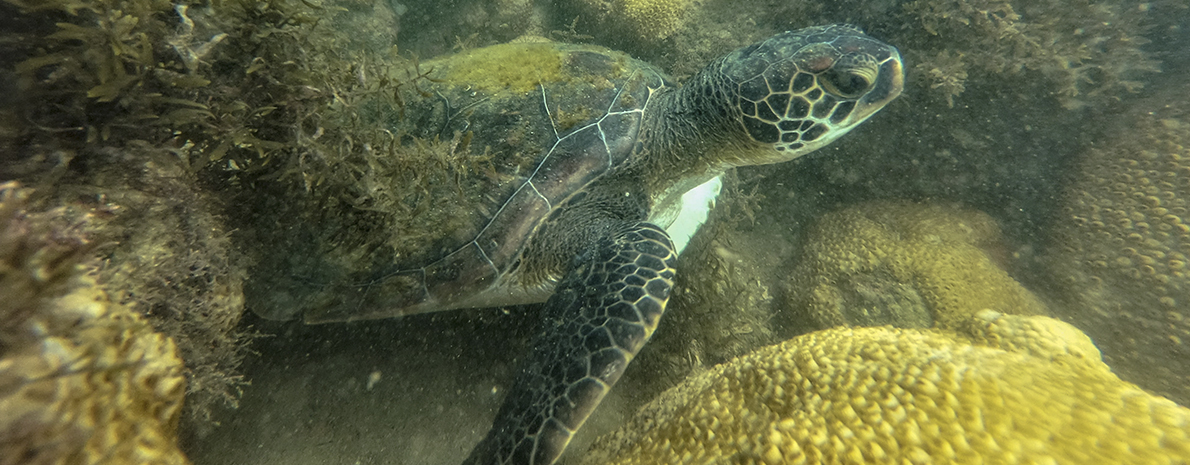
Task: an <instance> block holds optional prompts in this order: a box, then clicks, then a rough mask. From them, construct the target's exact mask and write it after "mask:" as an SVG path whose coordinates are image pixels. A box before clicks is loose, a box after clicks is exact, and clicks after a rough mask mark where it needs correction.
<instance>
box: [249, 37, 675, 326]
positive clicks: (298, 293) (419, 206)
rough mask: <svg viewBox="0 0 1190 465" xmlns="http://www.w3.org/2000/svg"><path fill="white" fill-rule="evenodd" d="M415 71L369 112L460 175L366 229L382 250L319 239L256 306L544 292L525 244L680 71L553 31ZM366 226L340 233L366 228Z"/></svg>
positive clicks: (414, 304)
mask: <svg viewBox="0 0 1190 465" xmlns="http://www.w3.org/2000/svg"><path fill="white" fill-rule="evenodd" d="M415 72H418V73H422V74H424V75H425V76H424V77H425V79H419V80H417V81H416V82H415V86H414V85H406V86H402V89H401V102H402V104H401V105H399V106H394V105H391V104H381V103H374V104H371V105H367V106H365V107H364V109H363V110H361V111H360V114H361V119H362V120H363V121H371V122H378V126H382V127H383V129H382V130H383V131H387V132H388V133H390V134H392V137H393V138H394V140H396V141H397V143H395V144H394V146H396V147H398V148H399V150H397V151H395V152H394V155H393V156H394V157H410V156H417V157H423V158H426V159H427V160H420V162H419V163H416V164H412V165H410V164H408V163H407V164H406V165H408V166H419V167H422V168H421V169H424V170H430V171H433V170H438V169H439V167H438V165H436V164H435V163H433V161H435V160H437V159H441V164H442V165H443V166H447V165H452V164H453V168H452V169H455V170H456V171H457V172H458V175H457V176H456V178H455V179H451V180H450V181H449V182H439V183H436V184H433V185H429V186H428V187H427V188H425V189H424V191H422V192H414V193H412V194H409V195H407V196H406V198H404V199H402V203H403V205H400V207H401V208H402V209H406V210H405V211H403V212H392V213H393V214H392V215H391V216H392V217H393V218H394V220H393V221H390V222H389V223H387V224H385V225H383V226H382V227H381V228H379V229H380V230H379V231H377V230H375V228H374V229H373V230H371V231H370V232H368V233H367V234H371V235H373V236H379V237H380V238H379V239H376V238H373V239H372V243H371V244H370V245H364V246H362V248H371V249H374V250H372V251H371V252H368V253H366V254H364V253H361V252H359V251H358V249H360V248H361V247H358V246H357V247H354V248H352V250H354V251H349V250H347V248H342V247H340V248H336V247H332V246H325V247H321V248H322V249H323V250H320V251H317V253H318V254H321V255H322V257H321V258H318V259H311V260H310V261H311V262H312V264H307V265H305V266H304V267H303V268H305V269H306V270H307V273H305V274H307V275H308V276H307V277H305V278H302V279H300V280H299V281H301V282H299V283H297V284H291V285H288V286H280V287H285V288H287V289H285V290H282V291H280V292H278V291H277V289H278V288H279V286H277V285H276V283H273V284H272V285H270V287H272V290H271V291H270V292H272V293H274V294H282V296H280V297H278V296H277V295H273V296H270V297H268V298H266V299H262V301H261V302H258V303H257V304H256V305H253V308H254V309H255V310H256V311H257V313H258V314H261V315H262V316H265V317H270V318H279V319H284V318H287V317H292V316H296V312H304V315H305V319H306V320H307V321H309V322H322V321H342V320H354V319H366V318H384V317H391V316H399V315H406V314H411V313H421V312H429V311H439V310H449V309H453V308H462V307H485V306H498V305H508V304H518V303H529V302H535V301H543V300H545V298H547V297H548V296H549V294H550V292H552V287H553V282H552V281H550V280H549V279H545V280H538V281H541V282H527V281H526V280H524V279H521V278H518V277H517V276H514V275H516V274H518V273H522V274H523V273H524V270H522V269H520V264H521V261H520V253H521V252H522V250H523V249H524V248H525V246H526V244H528V241H529V240H530V238H531V237H532V235H533V234H534V232H535V231H536V230H537V229H538V226H539V225H540V224H541V223H542V222H543V220H544V219H545V218H546V217H547V216H548V215H549V214H550V212H551V210H553V209H554V208H556V207H557V206H558V205H560V204H561V203H562V202H563V201H564V200H565V199H566V198H568V197H569V196H570V195H572V194H574V193H575V192H576V191H578V190H580V189H581V188H582V187H583V186H585V185H587V184H588V183H590V182H591V181H592V180H594V179H596V178H598V177H599V176H601V175H603V174H604V173H606V172H607V171H608V170H609V169H611V168H613V167H615V166H616V165H618V164H620V163H622V162H623V161H624V160H625V159H626V158H627V157H628V156H629V154H630V153H631V152H632V150H633V146H634V145H635V143H636V140H637V133H638V130H639V127H640V123H641V118H642V115H643V112H644V110H645V108H646V107H647V105H648V102H649V98H650V96H651V95H652V93H653V92H654V91H655V90H657V89H660V88H662V87H664V86H667V85H670V84H669V83H668V82H667V81H666V79H665V77H664V76H663V74H662V73H661V72H660V71H658V70H657V69H655V68H654V67H652V66H650V65H648V64H646V63H643V62H640V61H637V60H634V59H632V58H631V57H629V56H627V55H626V54H623V53H619V52H614V51H611V50H608V49H605V48H601V47H596V46H586V45H570V44H559V43H553V42H535V43H513V44H503V45H496V46H491V47H485V48H479V49H474V50H470V51H466V52H462V53H459V54H456V55H453V56H450V57H446V58H442V59H436V60H433V61H428V62H423V63H421V64H420V65H419V67H418V70H417V71H415ZM418 147H421V149H417V148H418ZM460 157H462V158H463V159H462V160H460ZM460 164H461V165H462V166H463V167H462V168H460ZM412 171H417V170H412ZM421 174H422V173H404V174H402V175H400V176H396V177H395V178H393V179H392V180H391V182H392V183H401V182H407V183H418V182H424V181H422V180H420V178H419V176H420V175H421ZM414 191H416V190H414ZM344 234H352V233H344ZM355 234H357V235H359V234H363V233H355ZM356 239H359V238H355V239H351V238H349V239H347V240H339V241H338V242H342V243H352V242H356V243H366V242H368V241H367V240H363V239H359V240H356ZM361 257H362V258H361ZM314 270H317V271H314ZM298 274H302V273H301V272H299V273H298ZM547 278H549V277H547Z"/></svg>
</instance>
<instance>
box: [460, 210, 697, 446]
mask: <svg viewBox="0 0 1190 465" xmlns="http://www.w3.org/2000/svg"><path fill="white" fill-rule="evenodd" d="M676 259H677V254H676V253H675V252H674V248H673V244H672V243H671V242H670V240H669V236H667V235H666V234H665V231H663V230H662V229H661V228H658V227H657V226H654V225H652V224H649V223H636V224H633V225H629V226H628V227H627V228H626V229H624V230H622V231H621V232H620V233H618V234H615V235H613V236H611V237H608V238H605V239H603V240H601V241H599V242H598V243H597V245H596V246H595V247H594V248H592V249H591V250H588V251H587V252H586V253H584V254H583V255H582V256H581V257H580V258H579V259H578V260H576V262H575V264H574V266H573V267H572V268H571V270H570V271H569V272H568V273H567V274H566V276H565V277H564V278H563V280H562V282H561V283H560V284H559V285H558V287H557V290H556V291H555V293H554V295H553V296H552V297H550V299H549V300H548V301H546V304H545V309H544V312H545V313H544V316H545V318H544V321H543V322H542V324H543V327H542V329H541V333H540V334H539V335H538V336H537V337H536V339H535V340H534V343H533V352H532V353H531V354H530V355H529V357H528V358H527V359H526V360H525V362H524V363H523V364H522V366H521V368H520V372H519V373H518V374H517V377H516V379H515V380H514V381H513V386H512V390H511V391H510V392H509V393H508V396H507V397H505V399H504V403H503V405H501V406H500V411H499V412H497V413H496V418H495V420H494V421H493V423H492V429H491V430H490V431H489V432H488V435H487V437H485V438H484V439H483V441H481V442H480V443H479V444H478V445H477V446H475V448H474V449H473V450H472V451H471V455H470V456H469V457H468V458H467V460H466V461H465V462H464V463H465V464H467V465H479V464H526V465H528V464H534V465H548V464H551V463H554V461H555V460H557V458H558V456H560V455H561V454H562V451H563V450H564V449H565V448H566V445H567V444H568V443H569V442H570V438H571V437H572V436H573V435H574V433H575V431H577V430H578V429H579V427H581V426H582V424H583V422H584V421H586V419H587V417H588V416H590V415H591V412H592V411H593V410H595V407H596V406H597V405H599V402H600V401H601V400H603V397H604V395H606V394H607V392H608V391H609V390H610V389H611V387H612V385H614V384H616V381H618V380H619V379H620V376H621V375H623V374H624V369H625V368H627V366H628V363H629V362H631V361H632V358H633V357H635V356H636V353H637V352H639V351H640V349H641V347H643V346H644V345H645V342H647V341H648V340H649V337H651V336H652V335H653V330H654V329H656V328H657V322H658V321H659V320H660V319H661V314H662V313H663V312H664V311H665V304H666V302H667V301H668V300H669V292H670V289H671V288H672V287H673V276H674V262H675V260H676Z"/></svg>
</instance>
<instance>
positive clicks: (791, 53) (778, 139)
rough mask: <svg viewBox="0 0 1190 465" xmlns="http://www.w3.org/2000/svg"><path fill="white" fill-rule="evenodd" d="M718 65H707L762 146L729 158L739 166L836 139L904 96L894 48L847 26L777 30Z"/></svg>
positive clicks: (749, 141) (748, 138) (749, 136)
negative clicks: (775, 33)
mask: <svg viewBox="0 0 1190 465" xmlns="http://www.w3.org/2000/svg"><path fill="white" fill-rule="evenodd" d="M718 65H719V66H718V67H712V68H710V69H708V71H710V72H711V73H712V74H717V75H718V76H717V77H714V78H712V79H713V81H715V82H714V84H713V85H714V86H715V87H718V88H719V89H722V91H725V92H726V95H725V97H727V99H726V100H727V102H726V103H727V105H728V106H729V108H727V109H726V110H727V114H732V113H734V114H735V117H736V118H734V119H736V120H737V121H738V124H739V126H736V127H739V128H741V129H742V130H743V135H744V138H745V143H746V144H745V145H749V146H752V147H754V148H756V150H746V151H744V152H745V153H742V154H737V155H735V156H733V157H732V158H734V159H732V160H725V161H726V162H727V163H729V164H733V165H751V164H766V163H777V162H782V161H786V160H791V159H793V158H797V157H799V156H801V155H804V154H807V153H810V152H812V151H814V150H816V149H818V148H820V147H822V146H824V145H826V144H828V143H830V142H831V141H833V140H835V139H837V138H839V137H840V136H842V135H843V134H846V133H847V131H850V130H851V129H852V128H854V127H855V126H856V125H858V124H859V123H861V122H863V121H864V120H866V119H868V117H870V116H872V114H874V113H876V112H877V111H878V110H880V109H881V108H883V107H884V105H886V104H887V103H888V102H890V101H892V100H893V99H894V98H896V97H897V95H900V93H901V89H902V85H903V79H904V71H903V70H902V63H901V54H900V53H899V52H897V49H896V48H895V47H893V46H891V45H888V44H885V43H883V42H880V41H878V40H875V39H872V38H870V37H868V36H866V35H864V33H863V32H861V31H860V30H859V29H856V28H854V27H851V26H843V25H833V26H821V27H811V28H806V29H802V30H798V31H791V32H785V33H782V34H778V35H776V36H773V37H770V38H769V39H767V40H765V41H763V42H760V43H758V44H754V45H751V46H748V47H745V48H742V49H739V50H736V51H734V52H732V53H730V54H728V55H727V56H725V57H723V58H722V59H721V60H720V61H719V62H718ZM716 68H717V69H716ZM704 83H706V84H710V82H707V81H704ZM720 102H722V100H720ZM720 104H722V103H720ZM730 107H735V108H734V109H733V108H730ZM736 109H738V110H736Z"/></svg>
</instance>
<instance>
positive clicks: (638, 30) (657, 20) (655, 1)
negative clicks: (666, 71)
mask: <svg viewBox="0 0 1190 465" xmlns="http://www.w3.org/2000/svg"><path fill="white" fill-rule="evenodd" d="M580 4H581V5H582V6H583V7H584V8H586V10H587V11H588V12H590V13H591V14H592V15H593V16H595V17H596V19H597V21H598V22H599V23H601V24H600V25H601V26H602V27H607V28H611V29H613V30H615V31H622V32H623V33H626V34H631V35H632V36H634V37H635V38H636V39H637V40H641V41H644V42H654V41H658V40H663V39H666V38H668V37H669V36H671V35H673V34H674V33H675V32H677V30H678V28H680V27H681V26H682V24H683V22H684V20H685V17H686V9H687V8H688V7H689V5H690V0H580Z"/></svg>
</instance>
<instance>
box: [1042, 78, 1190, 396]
mask: <svg viewBox="0 0 1190 465" xmlns="http://www.w3.org/2000/svg"><path fill="white" fill-rule="evenodd" d="M1170 90H1172V92H1168V91H1167V92H1166V95H1165V96H1164V97H1162V96H1156V98H1154V99H1153V100H1152V101H1149V102H1145V103H1144V104H1142V105H1138V107H1137V109H1136V110H1135V111H1133V112H1132V113H1131V114H1128V115H1125V116H1124V117H1121V116H1118V115H1113V117H1112V121H1113V122H1120V121H1130V122H1132V124H1130V125H1129V126H1125V127H1123V128H1120V130H1118V131H1115V132H1114V133H1113V134H1110V137H1108V138H1107V140H1105V141H1103V143H1096V144H1095V145H1094V146H1093V148H1091V149H1089V150H1087V152H1086V153H1085V154H1083V156H1082V157H1081V160H1080V162H1079V163H1078V165H1077V170H1076V174H1075V176H1073V178H1072V182H1071V183H1070V184H1069V185H1068V186H1067V188H1066V189H1065V193H1064V201H1063V203H1064V211H1063V215H1062V217H1061V218H1060V220H1059V221H1058V222H1057V226H1056V228H1055V229H1056V231H1055V235H1054V236H1055V241H1054V248H1053V249H1054V253H1052V254H1051V256H1050V259H1051V262H1050V264H1051V266H1052V267H1051V270H1052V271H1053V274H1054V275H1055V276H1056V277H1057V278H1058V279H1059V280H1060V283H1061V284H1062V286H1061V287H1062V288H1063V291H1064V295H1063V297H1064V299H1063V300H1064V302H1062V305H1055V306H1054V308H1053V310H1054V312H1055V314H1058V315H1060V316H1062V317H1063V319H1066V320H1067V321H1070V322H1071V323H1072V324H1074V325H1075V326H1078V327H1079V328H1081V329H1083V330H1084V331H1086V332H1087V334H1090V335H1091V337H1093V338H1095V340H1096V341H1098V342H1099V345H1100V347H1101V348H1102V349H1103V355H1104V360H1106V361H1107V363H1108V365H1111V366H1112V368H1114V369H1115V370H1116V371H1117V372H1119V373H1120V376H1121V377H1123V378H1124V379H1126V380H1129V381H1132V382H1134V383H1137V384H1139V385H1141V386H1144V387H1145V388H1146V389H1150V390H1154V391H1157V392H1159V393H1161V394H1163V395H1167V396H1169V397H1170V398H1172V399H1174V400H1175V401H1178V402H1179V403H1182V404H1183V405H1187V404H1190V345H1188V341H1190V265H1188V264H1190V113H1187V111H1186V110H1185V108H1184V105H1165V102H1170V101H1184V96H1185V95H1186V91H1188V90H1190V87H1187V86H1181V88H1180V89H1170ZM1179 99H1180V100H1179Z"/></svg>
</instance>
